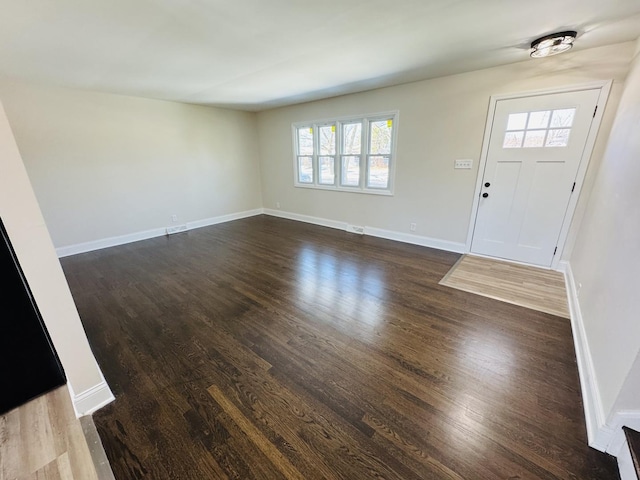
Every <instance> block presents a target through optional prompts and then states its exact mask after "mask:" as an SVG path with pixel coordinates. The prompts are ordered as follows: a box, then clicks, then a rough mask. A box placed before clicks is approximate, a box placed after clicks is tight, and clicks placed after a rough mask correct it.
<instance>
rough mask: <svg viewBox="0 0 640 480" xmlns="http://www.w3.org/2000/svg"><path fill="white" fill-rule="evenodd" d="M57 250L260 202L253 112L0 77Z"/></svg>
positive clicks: (252, 206) (1, 91)
mask: <svg viewBox="0 0 640 480" xmlns="http://www.w3.org/2000/svg"><path fill="white" fill-rule="evenodd" d="M0 99H2V101H3V103H4V104H5V109H6V112H7V116H8V117H9V122H10V124H11V127H12V129H13V131H14V134H15V138H16V142H17V144H18V148H19V150H20V153H21V154H22V158H23V160H24V163H25V166H26V168H27V171H28V173H29V178H30V179H31V182H32V184H33V188H34V190H35V192H36V196H37V198H38V200H39V202H40V205H41V206H42V212H43V215H44V218H45V220H46V222H47V226H48V227H49V231H50V232H51V237H52V239H53V243H54V245H55V246H56V247H65V246H69V245H75V244H79V243H85V242H91V241H95V240H101V239H105V238H108V237H118V236H123V235H129V234H133V233H136V232H142V231H147V230H151V229H157V228H163V227H166V226H168V225H170V224H171V223H172V222H171V215H177V216H178V224H183V223H186V222H190V221H197V220H203V219H207V218H211V217H216V216H220V215H226V214H231V213H237V212H242V211H245V210H250V209H255V208H259V207H260V206H261V204H262V198H261V193H260V172H259V163H258V151H257V139H256V123H255V122H256V119H255V114H253V113H247V112H238V111H232V110H223V109H215V108H209V107H203V106H195V105H186V104H180V103H173V102H164V101H157V100H147V99H142V98H134V97H126V96H120V95H111V94H103V93H92V92H84V91H79V90H69V89H62V88H49V87H47V88H45V87H40V86H34V85H24V84H17V83H8V82H3V83H0Z"/></svg>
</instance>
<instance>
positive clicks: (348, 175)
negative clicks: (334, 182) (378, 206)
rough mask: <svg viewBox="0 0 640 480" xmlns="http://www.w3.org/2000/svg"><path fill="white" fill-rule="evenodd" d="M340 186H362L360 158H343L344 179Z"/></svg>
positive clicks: (350, 156)
mask: <svg viewBox="0 0 640 480" xmlns="http://www.w3.org/2000/svg"><path fill="white" fill-rule="evenodd" d="M340 184H341V185H344V186H348V187H357V186H359V185H360V156H359V155H358V156H356V155H344V156H343V157H342V178H341V180H340Z"/></svg>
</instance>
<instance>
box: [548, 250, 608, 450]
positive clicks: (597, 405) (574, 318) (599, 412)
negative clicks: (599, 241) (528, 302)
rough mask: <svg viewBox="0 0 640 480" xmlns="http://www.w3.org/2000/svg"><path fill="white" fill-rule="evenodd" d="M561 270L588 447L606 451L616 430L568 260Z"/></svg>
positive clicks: (563, 263)
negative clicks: (609, 422)
mask: <svg viewBox="0 0 640 480" xmlns="http://www.w3.org/2000/svg"><path fill="white" fill-rule="evenodd" d="M560 270H562V271H564V277H565V285H566V288H567V300H568V302H569V314H570V316H571V330H572V332H573V343H574V346H575V349H576V360H577V362H578V374H579V376H580V388H581V390H582V402H583V404H584V417H585V423H586V427H587V438H588V442H589V446H590V447H593V448H595V449H596V450H600V451H601V452H605V451H607V449H608V447H609V445H610V443H611V441H612V439H613V437H614V433H615V431H614V429H613V428H612V427H611V426H609V425H607V422H606V417H605V413H604V408H603V406H602V399H601V398H600V390H599V389H598V382H597V377H596V371H595V367H594V365H593V358H592V357H591V350H590V349H589V342H588V340H587V333H586V331H585V328H584V321H583V318H582V312H581V310H580V303H579V301H578V291H577V289H576V283H575V279H574V277H573V271H572V270H571V264H570V263H569V262H562V265H561V267H560Z"/></svg>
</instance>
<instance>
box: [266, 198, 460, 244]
mask: <svg viewBox="0 0 640 480" xmlns="http://www.w3.org/2000/svg"><path fill="white" fill-rule="evenodd" d="M263 213H264V214H265V215H271V216H273V217H279V218H286V219H289V220H297V221H299V222H305V223H312V224H314V225H321V226H323V227H329V228H335V229H337V230H345V231H348V232H352V230H351V227H352V226H351V225H349V224H348V223H347V222H340V221H337V220H330V219H327V218H321V217H313V216H311V215H302V214H299V213H292V212H284V211H282V210H272V209H270V208H265V209H264V212H263ZM364 234H365V235H370V236H372V237H379V238H385V239H387V240H395V241H396V242H403V243H411V244H413V245H420V246H423V247H430V248H437V249H438V250H447V251H449V252H456V253H464V252H465V250H466V246H465V244H464V243H457V242H450V241H448V240H440V239H437V238H430V237H423V236H421V235H413V234H409V233H402V232H396V231H393V230H385V229H382V228H375V227H366V226H365V227H364Z"/></svg>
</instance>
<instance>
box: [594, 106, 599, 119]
mask: <svg viewBox="0 0 640 480" xmlns="http://www.w3.org/2000/svg"><path fill="white" fill-rule="evenodd" d="M597 111H598V105H596V108H595V109H594V110H593V116H594V117H595V116H596V112H597Z"/></svg>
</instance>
